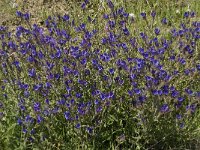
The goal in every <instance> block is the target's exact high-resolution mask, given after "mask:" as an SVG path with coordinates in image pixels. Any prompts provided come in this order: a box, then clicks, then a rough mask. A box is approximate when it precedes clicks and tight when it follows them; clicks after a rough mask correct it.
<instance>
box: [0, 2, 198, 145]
mask: <svg viewBox="0 0 200 150" xmlns="http://www.w3.org/2000/svg"><path fill="white" fill-rule="evenodd" d="M88 3H89V1H85V2H83V3H82V5H81V7H82V8H83V9H85V7H86V5H87V4H88ZM107 5H108V8H110V10H111V11H110V13H107V14H104V15H103V16H102V18H103V21H104V22H105V28H102V29H96V28H95V29H91V28H90V26H91V24H93V22H91V21H90V20H88V21H87V22H75V20H74V19H73V18H71V17H70V15H67V14H66V15H64V16H58V17H48V19H47V20H46V21H45V27H40V26H39V25H37V24H33V25H31V26H30V27H29V28H26V27H24V26H18V27H17V28H16V32H15V33H10V32H8V29H7V28H6V27H4V26H1V27H0V41H1V46H0V60H1V66H0V69H1V72H2V77H3V78H2V80H4V82H3V83H2V91H3V92H4V96H5V98H4V99H8V97H7V95H6V94H8V91H10V96H11V97H10V100H11V99H14V100H15V101H17V104H16V108H13V109H15V110H16V112H15V115H16V116H15V117H16V122H17V124H18V126H20V127H21V132H22V133H23V134H24V138H25V139H26V140H27V141H28V142H38V141H41V140H42V141H44V140H45V139H46V138H47V139H48V138H50V137H51V136H53V135H51V131H50V130H51V129H55V130H57V131H58V132H59V133H60V132H62V130H63V129H64V131H65V135H66V134H67V131H66V130H68V129H73V131H74V134H77V135H78V134H79V136H83V137H84V135H85V134H88V135H90V136H95V135H97V134H98V131H99V130H100V128H101V127H104V126H105V125H106V124H104V121H105V118H109V116H112V115H113V114H115V113H119V112H118V111H120V112H121V114H124V113H126V112H127V113H128V114H129V113H131V114H129V115H128V114H127V115H125V116H126V117H127V116H129V117H130V118H129V119H130V120H132V119H133V118H134V116H137V115H138V116H139V117H137V119H138V120H137V121H136V124H141V122H142V124H144V125H146V124H147V123H148V121H149V118H148V113H151V114H153V113H154V115H155V116H158V118H159V117H160V118H166V119H168V117H172V116H175V117H174V118H172V120H174V121H175V122H176V121H177V122H178V126H180V127H181V128H183V123H184V116H190V114H194V113H195V111H196V110H197V108H198V106H199V99H200V91H199V89H198V83H195V82H197V80H198V79H199V74H200V62H199V56H198V54H199V52H198V49H197V46H198V45H199V43H198V42H199V38H200V37H199V29H200V23H199V22H197V21H194V22H188V20H189V18H192V17H194V16H195V13H194V12H186V13H184V16H183V22H181V23H180V26H179V27H174V28H171V29H170V30H168V31H166V30H165V29H164V28H166V27H167V28H170V27H168V26H167V24H168V20H167V18H163V19H162V20H161V23H162V25H161V27H154V26H152V27H148V28H147V29H145V30H143V31H140V32H138V33H137V34H133V32H132V29H131V26H132V22H133V18H132V17H131V18H130V17H129V13H128V12H126V11H125V9H124V8H118V9H117V8H115V7H114V5H113V3H112V2H111V1H110V0H109V1H108V2H107ZM16 14H17V16H18V17H21V18H23V19H25V20H26V21H28V20H29V19H30V15H29V14H28V13H25V14H23V13H21V12H19V11H17V13H16ZM156 15H157V14H156V12H155V11H153V12H152V13H151V14H150V15H149V16H148V14H146V13H145V12H142V13H141V14H140V16H141V18H142V19H143V20H147V18H148V19H149V20H151V21H152V22H153V21H154V19H155V16H156ZM161 33H165V35H163V34H161ZM195 84H197V86H194V85H195ZM9 87H12V88H13V90H12V89H11V88H10V89H9ZM5 88H6V90H5ZM4 103H8V104H10V102H4V100H1V101H0V110H1V109H2V108H3V107H4ZM13 107H14V105H13ZM3 113H4V112H2V115H3ZM170 114H172V115H170ZM2 115H0V117H1V116H2ZM131 117H132V118H131ZM119 119H122V118H120V117H119ZM122 124H123V126H125V124H126V125H127V124H128V123H124V122H123V123H122ZM58 128H60V129H58ZM40 135H41V136H42V137H40ZM38 139H39V140H38Z"/></svg>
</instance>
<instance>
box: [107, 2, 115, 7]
mask: <svg viewBox="0 0 200 150" xmlns="http://www.w3.org/2000/svg"><path fill="white" fill-rule="evenodd" d="M107 5H108V7H109V8H110V9H113V8H114V4H113V3H112V1H111V0H107Z"/></svg>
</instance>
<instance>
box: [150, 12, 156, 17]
mask: <svg viewBox="0 0 200 150" xmlns="http://www.w3.org/2000/svg"><path fill="white" fill-rule="evenodd" d="M151 16H152V18H153V19H154V18H155V16H156V12H155V11H152V12H151Z"/></svg>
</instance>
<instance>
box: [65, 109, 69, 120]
mask: <svg viewBox="0 0 200 150" xmlns="http://www.w3.org/2000/svg"><path fill="white" fill-rule="evenodd" d="M64 116H65V119H66V120H69V119H70V112H68V111H66V112H65V113H64Z"/></svg>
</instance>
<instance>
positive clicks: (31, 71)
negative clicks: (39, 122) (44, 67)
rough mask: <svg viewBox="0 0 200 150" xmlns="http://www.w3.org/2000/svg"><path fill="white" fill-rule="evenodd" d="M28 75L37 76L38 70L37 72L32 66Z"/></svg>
mask: <svg viewBox="0 0 200 150" xmlns="http://www.w3.org/2000/svg"><path fill="white" fill-rule="evenodd" d="M28 75H29V76H30V77H32V78H33V77H35V76H36V72H35V69H34V68H32V69H29V70H28Z"/></svg>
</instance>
